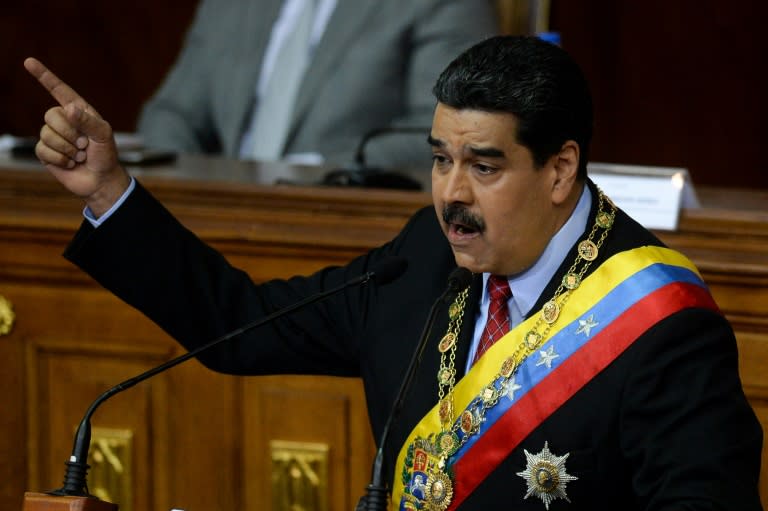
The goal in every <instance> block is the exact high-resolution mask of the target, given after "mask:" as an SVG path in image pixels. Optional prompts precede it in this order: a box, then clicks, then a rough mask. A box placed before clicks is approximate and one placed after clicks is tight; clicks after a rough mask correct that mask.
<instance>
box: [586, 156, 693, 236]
mask: <svg viewBox="0 0 768 511" xmlns="http://www.w3.org/2000/svg"><path fill="white" fill-rule="evenodd" d="M587 168H588V173H589V177H590V178H592V180H593V181H594V182H595V183H597V185H598V186H599V187H600V188H601V189H602V190H603V192H605V194H606V195H607V196H608V197H610V198H611V200H612V201H613V202H614V203H615V204H616V205H617V206H618V207H620V208H621V209H623V210H624V211H625V212H626V213H627V214H628V215H629V216H631V217H632V218H634V219H635V220H637V221H638V222H640V223H641V224H642V225H643V226H645V227H647V228H648V229H661V230H667V231H674V230H675V229H677V221H678V218H679V216H680V208H681V207H685V208H695V207H698V206H699V202H698V198H697V197H696V192H695V191H694V189H693V184H692V183H691V179H690V176H689V174H688V170H686V169H684V168H680V167H646V166H641V165H620V164H614V163H593V162H590V163H589V165H588V167H587Z"/></svg>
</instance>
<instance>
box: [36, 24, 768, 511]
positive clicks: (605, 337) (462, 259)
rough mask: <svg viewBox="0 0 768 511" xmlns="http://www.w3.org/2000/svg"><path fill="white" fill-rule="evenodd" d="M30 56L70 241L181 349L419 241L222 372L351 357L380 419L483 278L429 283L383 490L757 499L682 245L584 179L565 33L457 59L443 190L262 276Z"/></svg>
mask: <svg viewBox="0 0 768 511" xmlns="http://www.w3.org/2000/svg"><path fill="white" fill-rule="evenodd" d="M26 66H27V68H28V69H29V71H30V72H31V73H32V74H33V75H35V76H36V77H37V78H38V79H39V80H40V82H41V83H42V84H43V85H44V86H45V87H46V88H47V89H48V90H50V91H51V93H52V94H53V96H54V97H55V98H56V99H57V100H58V102H59V103H60V105H61V106H59V107H55V108H53V109H51V110H50V111H49V112H48V113H47V115H46V125H45V126H44V127H43V129H42V132H41V142H40V143H39V145H38V147H37V154H38V157H39V158H40V159H41V160H42V161H43V162H45V163H46V164H47V166H48V168H49V170H50V171H51V172H52V173H53V174H54V175H55V176H56V177H57V178H58V179H59V180H60V181H61V182H62V183H63V184H64V185H65V186H66V187H67V188H68V189H70V190H71V191H73V192H74V193H76V194H77V195H79V196H80V197H83V198H84V200H85V202H86V204H87V206H88V208H87V210H86V216H87V217H88V219H87V221H84V223H83V225H82V227H81V229H80V231H79V232H78V233H77V235H76V236H75V238H74V240H73V242H72V243H71V245H70V246H69V247H68V248H67V252H66V256H67V257H68V258H69V259H71V260H72V261H74V262H75V263H76V264H78V265H79V266H80V267H82V268H83V269H84V270H85V271H87V272H88V273H89V274H90V275H92V276H93V277H94V278H95V279H96V280H97V281H99V282H100V283H101V284H102V285H104V286H105V287H107V288H108V289H110V290H112V291H113V292H114V293H115V294H117V295H118V296H119V297H121V298H122V299H123V300H125V301H126V302H128V303H129V304H132V305H133V306H135V307H137V308H139V309H140V310H141V311H142V312H144V313H145V314H146V315H147V316H148V317H150V318H151V319H153V320H154V321H156V322H157V323H158V324H159V325H161V326H162V327H163V328H164V329H166V330H167V331H168V332H169V333H170V334H171V335H173V336H174V337H175V338H176V339H178V340H179V341H180V342H181V343H182V344H184V345H185V346H186V347H187V348H194V347H196V346H199V345H201V344H202V343H204V342H207V341H209V340H210V339H213V338H216V337H218V336H220V335H221V334H223V333H225V332H228V331H231V330H233V329H234V328H236V327H238V326H240V325H242V324H245V323H247V322H249V321H250V320H252V319H253V318H255V317H261V316H263V315H265V314H268V313H270V312H273V311H275V310H278V309H280V308H281V307H284V306H287V305H289V304H292V303H295V302H296V301H298V300H299V299H301V298H302V297H305V296H308V295H311V294H313V293H316V292H319V291H322V290H327V289H331V288H333V287H334V286H336V285H339V284H341V283H343V282H345V281H347V280H349V279H350V278H353V277H356V276H359V275H361V274H363V273H365V272H366V271H368V270H370V269H372V268H375V267H376V265H377V263H379V262H380V261H382V260H384V259H385V258H387V257H390V256H393V255H394V256H399V257H404V258H405V259H407V261H408V266H407V269H406V270H405V272H404V274H403V275H402V276H400V277H399V278H397V279H395V280H394V281H393V282H390V283H388V284H384V285H380V286H365V287H355V288H352V289H349V290H346V291H344V292H342V293H339V294H337V295H334V296H332V297H330V298H329V299H327V300H325V301H323V302H320V303H318V304H317V305H313V306H312V307H309V308H307V309H302V310H301V311H299V312H297V313H295V314H293V315H291V316H289V317H287V318H285V319H284V320H280V321H275V322H273V323H271V324H270V325H268V326H267V327H265V328H264V329H261V330H260V331H259V334H258V339H256V338H255V337H254V338H251V337H250V336H247V335H246V336H243V338H241V339H237V340H235V341H234V342H231V343H229V344H227V345H226V346H223V347H221V348H220V349H216V350H215V351H212V352H210V353H208V354H206V355H205V356H201V361H202V362H203V363H205V364H206V365H208V366H209V367H210V368H212V369H214V370H217V371H224V372H228V373H233V374H268V373H311V374H333V375H346V376H350V375H359V376H361V377H362V378H363V381H364V384H365V389H366V395H367V399H368V406H369V414H370V420H371V424H372V427H373V431H374V435H375V436H376V438H378V437H379V436H380V434H381V433H382V429H383V427H384V424H385V422H386V419H387V416H388V414H389V412H390V409H391V407H392V404H393V401H394V399H395V394H396V390H397V389H398V388H399V385H400V382H401V380H402V379H403V376H404V373H405V371H406V367H407V365H408V361H409V360H410V358H411V354H412V352H413V350H414V345H415V343H416V342H417V340H418V338H419V336H420V332H421V330H422V327H423V325H424V323H425V321H426V319H427V316H428V313H429V310H430V307H431V305H432V304H433V303H435V300H436V299H437V298H438V297H439V296H441V294H442V293H443V290H444V289H445V288H446V280H447V279H448V277H449V275H452V274H453V272H454V270H455V269H456V268H457V266H459V267H464V268H466V269H468V270H469V271H470V272H471V273H472V274H473V276H472V278H471V283H469V284H467V285H466V287H465V286H464V285H463V284H462V285H461V286H459V288H458V289H456V290H454V291H453V292H452V293H451V295H450V297H449V298H448V299H447V300H445V301H444V300H438V301H437V304H438V305H437V309H436V311H437V312H436V316H435V317H436V321H435V323H434V326H433V328H432V329H431V335H430V337H429V338H428V339H427V342H426V348H425V351H424V355H423V359H422V363H421V366H420V367H419V370H418V371H417V373H416V375H415V377H414V379H413V385H412V388H411V391H410V392H409V393H408V395H407V396H406V399H405V402H404V405H403V409H402V413H401V414H400V416H399V417H398V420H397V422H396V423H395V424H394V426H393V429H392V430H391V431H390V437H389V438H390V443H389V444H388V445H386V446H385V466H386V468H387V483H388V486H389V490H390V491H391V508H392V509H403V510H405V509H429V510H443V509H471V510H475V509H477V510H480V509H482V510H487V509H498V508H501V507H503V508H509V509H521V510H523V509H532V510H534V509H535V510H541V509H542V508H544V509H547V510H549V509H552V510H555V511H556V510H558V509H579V510H593V509H605V508H607V507H616V508H620V509H638V510H640V509H642V510H662V509H691V510H694V509H697V510H705V509H723V510H725V509H739V510H759V509H761V505H760V500H759V496H758V490H757V480H758V474H759V466H760V449H761V443H762V432H761V430H760V426H759V423H758V422H757V420H756V418H755V416H754V413H753V412H752V410H751V409H750V407H749V404H748V403H747V401H746V399H745V397H744V394H743V392H742V389H741V384H740V380H739V376H738V369H737V352H736V343H735V339H734V336H733V332H732V330H731V328H730V326H729V324H728V323H727V321H726V320H725V319H724V317H723V316H722V315H721V314H720V313H719V311H718V309H717V306H716V305H715V303H714V302H713V300H712V297H711V296H710V294H709V292H708V290H707V288H706V285H705V284H704V283H703V282H702V281H701V278H700V276H699V274H698V272H697V271H696V269H695V268H694V267H693V265H692V264H691V262H690V261H689V260H687V259H686V258H685V257H684V256H682V255H681V254H679V253H677V252H675V251H672V250H669V249H667V248H665V247H664V246H663V245H662V243H661V242H660V241H659V240H658V239H657V238H656V237H654V236H653V235H652V234H651V233H649V232H648V231H647V230H646V229H644V228H642V227H641V226H640V225H639V224H637V223H636V222H635V221H634V220H632V219H631V218H629V217H628V216H627V215H626V214H624V213H623V212H622V211H621V210H619V209H617V208H616V207H615V206H614V205H613V203H612V202H611V201H610V199H609V198H608V197H606V196H605V195H604V194H603V193H602V192H601V191H600V190H599V189H598V187H596V186H595V185H594V183H592V182H591V181H590V180H589V178H588V177H587V175H586V164H587V148H588V146H589V142H590V139H591V133H592V113H591V112H592V109H591V99H590V95H589V90H588V87H587V85H586V83H585V80H584V78H583V76H582V74H581V72H580V70H579V69H578V67H577V66H576V65H575V63H574V62H573V61H572V60H571V59H570V57H569V56H568V55H567V54H566V53H565V52H564V51H563V50H562V49H560V48H558V47H556V46H553V45H551V44H548V43H545V42H542V41H540V40H537V39H535V38H516V37H498V38H492V39H489V40H486V41H484V42H482V43H479V44H478V45H476V46H474V47H472V48H470V49H469V50H467V51H466V52H465V53H463V54H462V55H460V56H459V57H458V58H457V59H455V60H454V61H453V62H452V63H451V64H450V65H449V66H448V67H447V68H446V69H445V71H444V72H443V73H442V74H441V76H440V78H439V79H438V82H437V84H436V86H435V88H434V92H435V95H436V97H437V106H436V108H435V112H434V119H433V124H432V130H431V134H430V136H429V143H430V145H431V147H432V152H433V159H434V164H433V169H432V195H433V202H434V209H433V208H425V209H423V210H421V211H419V212H417V213H416V214H415V215H414V216H413V218H412V219H411V220H410V221H409V222H408V224H407V225H406V226H405V227H404V228H403V230H402V231H401V232H400V234H399V235H398V236H397V237H395V238H394V239H393V240H392V241H390V242H389V243H387V244H385V245H383V246H382V247H380V248H377V249H375V250H372V251H371V252H369V253H367V254H364V255H362V256H360V257H359V258H356V259H355V260H353V261H351V262H350V263H349V264H347V265H346V266H344V267H337V268H327V269H324V270H322V271H320V272H318V273H316V274H314V275H312V276H309V277H294V278H291V279H289V280H285V281H278V280H276V281H270V282H267V283H264V284H261V285H255V284H254V283H253V282H251V281H250V280H249V278H248V277H247V275H245V274H244V273H243V272H240V271H238V270H236V269H234V268H232V267H231V266H230V265H229V264H228V263H227V262H226V261H225V260H224V259H223V258H222V256H221V255H220V254H218V253H217V252H215V251H214V250H213V249H211V248H210V247H207V246H205V245H204V244H202V243H201V242H200V241H199V240H198V239H197V237H196V236H195V235H194V234H193V233H191V232H189V231H188V230H186V229H184V228H183V227H182V226H181V225H180V224H179V223H178V222H177V221H176V220H175V219H174V218H173V217H172V216H171V215H170V213H168V211H166V210H165V209H164V208H163V207H162V206H161V205H160V204H159V203H158V202H157V201H156V200H155V199H154V198H153V197H152V196H151V195H150V194H149V193H148V192H147V191H146V190H145V189H144V188H143V187H142V186H141V185H140V183H138V182H137V181H135V180H133V179H132V178H131V177H130V176H129V175H128V174H127V173H126V172H125V170H123V169H122V168H121V167H120V166H119V165H118V164H117V160H116V156H115V149H114V142H113V139H112V132H111V130H110V128H109V125H108V124H107V123H106V122H104V121H103V120H102V119H101V118H100V117H99V116H98V114H97V113H96V112H95V111H94V110H93V108H92V107H91V106H90V105H88V104H87V103H86V102H85V101H84V100H83V99H82V98H80V97H79V96H78V95H77V94H76V93H75V92H74V91H73V90H72V89H70V88H69V87H67V86H66V84H64V83H63V82H61V81H60V80H59V79H58V78H56V77H55V76H54V75H53V74H51V73H50V72H49V71H47V69H45V68H44V67H43V66H42V64H40V63H39V62H37V61H34V60H28V61H27V62H26ZM179 311H183V312H182V313H179ZM195 318H201V319H200V320H199V321H196V320H195Z"/></svg>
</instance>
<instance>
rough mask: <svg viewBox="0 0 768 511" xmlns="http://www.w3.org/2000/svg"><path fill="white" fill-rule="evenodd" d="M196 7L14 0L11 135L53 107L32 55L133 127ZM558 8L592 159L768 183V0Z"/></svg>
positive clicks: (1, 28)
mask: <svg viewBox="0 0 768 511" xmlns="http://www.w3.org/2000/svg"><path fill="white" fill-rule="evenodd" d="M252 1H258V0H252ZM382 1H386V0H382ZM195 6H196V1H194V0H187V1H180V0H177V1H176V2H173V1H171V2H168V3H163V2H156V1H154V0H132V1H131V2H104V1H96V0H55V1H54V0H49V1H43V0H25V1H24V2H6V5H4V6H3V9H2V14H0V57H2V60H0V61H1V62H2V63H3V66H2V67H1V68H0V98H2V104H1V105H0V106H1V108H0V134H1V133H11V134H14V135H34V134H36V133H37V131H38V130H39V127H40V125H41V119H42V115H43V113H44V112H45V110H46V109H47V108H48V107H50V106H51V105H52V103H51V100H50V98H48V97H47V95H46V94H45V92H44V91H43V90H42V89H41V88H40V87H39V86H38V85H37V84H36V83H35V82H34V80H33V79H32V78H31V77H30V76H28V75H27V73H26V71H25V70H24V68H23V66H22V62H23V59H24V57H26V56H35V57H37V58H39V59H41V60H42V61H43V62H44V63H46V64H47V65H48V66H50V67H51V68H52V69H53V70H54V71H55V72H56V73H57V74H58V75H59V76H60V77H62V78H63V79H64V80H65V81H67V82H68V83H70V85H72V86H74V87H75V88H76V89H77V90H78V91H79V92H80V93H81V94H82V95H84V96H85V97H86V98H88V100H89V101H90V102H91V103H92V104H93V106H94V107H96V108H97V109H98V110H99V111H100V113H101V114H102V115H103V116H104V117H106V118H107V119H108V120H109V121H110V122H111V123H112V126H113V128H114V129H115V130H117V131H132V130H133V129H134V126H135V122H136V118H137V114H138V111H139V107H140V105H141V104H142V102H143V101H145V100H146V99H147V98H148V97H149V95H150V94H151V93H152V92H153V91H154V90H155V88H156V87H157V86H158V84H159V83H160V81H161V80H162V78H163V76H164V73H165V71H166V70H167V69H168V67H169V66H170V65H171V63H172V62H173V60H174V59H175V57H176V54H177V53H178V51H179V48H180V46H181V43H182V38H183V35H184V33H185V31H186V28H187V27H188V25H189V23H190V22H191V20H192V16H193V13H194V9H195ZM550 14H551V15H550V28H551V29H552V30H555V31H559V32H560V33H561V35H562V45H563V47H564V48H565V49H566V50H568V51H569V52H570V53H571V54H572V55H573V56H574V57H575V59H576V60H577V61H578V62H579V64H580V65H581V66H582V68H583V69H584V72H585V74H586V75H587V78H588V79H589V81H590V83H591V85H592V89H593V94H594V98H595V114H596V119H595V120H596V134H595V139H594V143H593V145H592V152H591V159H592V161H603V162H613V163H625V164H637V165H661V166H674V167H686V168H688V169H689V170H690V172H691V175H692V177H693V181H694V183H695V184H699V185H710V186H723V187H750V188H761V189H768V177H766V172H765V171H766V168H765V163H764V162H765V158H761V154H762V151H761V148H762V143H763V141H764V140H766V138H767V137H768V128H767V127H766V126H767V124H766V119H765V118H766V113H768V104H767V103H768V102H767V100H766V93H768V78H766V77H765V72H764V69H763V68H764V66H765V64H766V54H768V36H767V35H766V32H767V31H768V28H766V27H765V20H766V19H768V2H764V1H763V0H752V1H744V0H742V1H739V0H736V1H730V2H725V1H716V0H644V1H635V0H552V2H551V11H550Z"/></svg>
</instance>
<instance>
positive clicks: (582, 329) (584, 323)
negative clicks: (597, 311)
mask: <svg viewBox="0 0 768 511" xmlns="http://www.w3.org/2000/svg"><path fill="white" fill-rule="evenodd" d="M599 324H600V323H598V322H597V321H595V315H594V314H590V316H589V317H588V318H587V319H580V320H579V328H578V329H577V330H576V334H577V335H578V334H584V335H586V336H587V337H589V335H590V334H591V333H592V329H593V328H594V327H596V326H597V325H599Z"/></svg>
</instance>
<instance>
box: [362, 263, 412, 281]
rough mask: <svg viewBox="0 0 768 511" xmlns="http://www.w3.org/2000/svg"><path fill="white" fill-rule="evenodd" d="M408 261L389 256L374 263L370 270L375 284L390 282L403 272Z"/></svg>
mask: <svg viewBox="0 0 768 511" xmlns="http://www.w3.org/2000/svg"><path fill="white" fill-rule="evenodd" d="M407 267H408V260H407V259H405V258H404V257H397V256H389V257H386V258H384V259H382V260H381V261H379V262H378V263H376V264H375V265H374V267H373V269H372V270H371V272H372V273H373V280H374V282H376V284H387V283H388V282H392V281H393V280H395V279H396V278H398V277H399V276H400V275H402V274H403V273H404V272H405V269H406V268H407Z"/></svg>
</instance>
